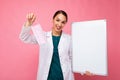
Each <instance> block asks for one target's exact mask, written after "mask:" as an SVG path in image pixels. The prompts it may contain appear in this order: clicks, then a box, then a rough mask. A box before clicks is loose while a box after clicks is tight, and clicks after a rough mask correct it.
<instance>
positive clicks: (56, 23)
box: [53, 14, 67, 32]
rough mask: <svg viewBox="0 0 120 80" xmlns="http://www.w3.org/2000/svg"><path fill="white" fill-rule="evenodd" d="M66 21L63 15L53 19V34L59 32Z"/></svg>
mask: <svg viewBox="0 0 120 80" xmlns="http://www.w3.org/2000/svg"><path fill="white" fill-rule="evenodd" d="M66 22H67V20H66V16H64V15H63V14H58V15H57V16H56V17H55V18H54V19H53V30H54V31H55V32H61V31H62V29H63V27H64V26H65V24H66Z"/></svg>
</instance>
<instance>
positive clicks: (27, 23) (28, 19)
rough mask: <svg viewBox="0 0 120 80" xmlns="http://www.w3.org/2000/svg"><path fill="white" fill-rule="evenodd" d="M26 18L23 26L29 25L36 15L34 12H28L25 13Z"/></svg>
mask: <svg viewBox="0 0 120 80" xmlns="http://www.w3.org/2000/svg"><path fill="white" fill-rule="evenodd" d="M26 19H27V21H26V23H25V26H26V27H27V26H31V25H32V24H33V23H34V21H35V20H36V16H35V14H34V13H28V14H27V15H26Z"/></svg>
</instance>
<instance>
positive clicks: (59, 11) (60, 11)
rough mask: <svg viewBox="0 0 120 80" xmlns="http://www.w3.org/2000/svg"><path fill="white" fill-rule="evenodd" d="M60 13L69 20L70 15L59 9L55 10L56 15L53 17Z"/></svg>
mask: <svg viewBox="0 0 120 80" xmlns="http://www.w3.org/2000/svg"><path fill="white" fill-rule="evenodd" d="M58 14H63V15H64V16H65V17H66V22H67V21H68V16H67V13H66V12H65V11H63V10H58V11H56V12H55V14H54V16H53V19H54V18H55V17H56V16H57V15H58Z"/></svg>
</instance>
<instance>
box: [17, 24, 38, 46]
mask: <svg viewBox="0 0 120 80" xmlns="http://www.w3.org/2000/svg"><path fill="white" fill-rule="evenodd" d="M30 31H31V27H30V26H28V27H25V26H23V27H22V30H21V32H20V35H19V38H20V40H21V41H23V42H24V43H32V44H37V43H38V42H37V40H36V38H35V36H34V35H33V34H31V33H30Z"/></svg>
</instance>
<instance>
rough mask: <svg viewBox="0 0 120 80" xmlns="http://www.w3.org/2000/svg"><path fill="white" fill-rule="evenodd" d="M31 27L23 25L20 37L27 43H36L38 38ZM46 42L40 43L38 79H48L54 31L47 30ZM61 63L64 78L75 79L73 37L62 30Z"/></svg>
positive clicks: (59, 46)
mask: <svg viewBox="0 0 120 80" xmlns="http://www.w3.org/2000/svg"><path fill="white" fill-rule="evenodd" d="M30 30H31V27H23V28H22V31H21V33H20V39H21V40H22V41H24V42H25V43H35V44H37V40H36V38H35V36H34V35H32V34H30ZM45 36H46V38H47V41H46V43H44V44H41V45H40V54H39V64H38V73H37V80H47V77H48V73H49V69H50V64H51V60H52V55H53V43H52V33H51V31H50V32H46V33H45ZM58 51H59V58H60V64H61V68H62V72H63V77H64V80H74V75H73V72H72V65H71V59H72V54H71V37H70V36H69V35H68V34H65V33H64V32H62V35H61V38H60V42H59V45H58Z"/></svg>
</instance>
